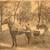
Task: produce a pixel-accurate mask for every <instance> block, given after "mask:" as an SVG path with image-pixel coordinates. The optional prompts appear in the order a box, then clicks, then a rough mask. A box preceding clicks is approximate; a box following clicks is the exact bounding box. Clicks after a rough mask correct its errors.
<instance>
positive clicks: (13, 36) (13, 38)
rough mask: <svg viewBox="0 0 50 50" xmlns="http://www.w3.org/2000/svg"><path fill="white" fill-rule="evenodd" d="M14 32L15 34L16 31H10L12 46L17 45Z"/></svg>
mask: <svg viewBox="0 0 50 50" xmlns="http://www.w3.org/2000/svg"><path fill="white" fill-rule="evenodd" d="M16 34H17V32H14V31H12V33H11V36H12V41H13V45H12V47H13V46H14V45H15V46H17V43H16Z"/></svg>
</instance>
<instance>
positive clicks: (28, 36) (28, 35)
mask: <svg viewBox="0 0 50 50" xmlns="http://www.w3.org/2000/svg"><path fill="white" fill-rule="evenodd" d="M25 34H26V37H27V39H28V44H29V43H30V33H28V32H27V33H25Z"/></svg>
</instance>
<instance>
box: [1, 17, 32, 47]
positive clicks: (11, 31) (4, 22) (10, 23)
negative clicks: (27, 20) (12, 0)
mask: <svg viewBox="0 0 50 50" xmlns="http://www.w3.org/2000/svg"><path fill="white" fill-rule="evenodd" d="M4 24H8V27H9V31H10V35H11V38H12V43H13V44H12V47H13V46H17V42H16V35H21V34H25V35H26V37H27V39H28V44H29V43H30V38H31V33H32V32H31V31H28V32H27V31H13V30H12V27H13V26H12V25H13V24H14V21H13V22H12V20H11V18H8V19H6V20H4V21H3V22H2V25H4ZM26 29H29V28H26Z"/></svg>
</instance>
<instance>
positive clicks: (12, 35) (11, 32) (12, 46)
mask: <svg viewBox="0 0 50 50" xmlns="http://www.w3.org/2000/svg"><path fill="white" fill-rule="evenodd" d="M10 34H11V38H12V43H13V44H12V47H13V46H14V45H15V44H14V36H13V33H12V32H11V33H10Z"/></svg>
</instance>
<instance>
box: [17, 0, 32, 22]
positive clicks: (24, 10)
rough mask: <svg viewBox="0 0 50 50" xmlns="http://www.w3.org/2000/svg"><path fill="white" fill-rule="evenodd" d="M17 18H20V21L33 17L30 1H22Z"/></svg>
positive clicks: (26, 20)
mask: <svg viewBox="0 0 50 50" xmlns="http://www.w3.org/2000/svg"><path fill="white" fill-rule="evenodd" d="M17 19H18V20H20V22H28V21H29V20H31V19H32V13H31V2H30V1H23V2H21V9H20V12H19V15H18V17H17Z"/></svg>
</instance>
